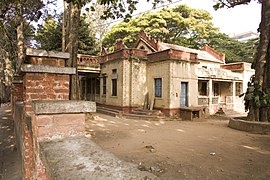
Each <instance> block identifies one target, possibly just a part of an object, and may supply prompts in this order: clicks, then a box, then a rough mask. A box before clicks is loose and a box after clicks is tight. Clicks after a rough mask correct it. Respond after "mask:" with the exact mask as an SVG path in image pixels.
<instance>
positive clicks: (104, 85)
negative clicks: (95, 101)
mask: <svg viewBox="0 0 270 180" xmlns="http://www.w3.org/2000/svg"><path fill="white" fill-rule="evenodd" d="M102 80H103V81H102V94H103V95H106V83H107V82H106V77H105V76H104V77H103V78H102Z"/></svg>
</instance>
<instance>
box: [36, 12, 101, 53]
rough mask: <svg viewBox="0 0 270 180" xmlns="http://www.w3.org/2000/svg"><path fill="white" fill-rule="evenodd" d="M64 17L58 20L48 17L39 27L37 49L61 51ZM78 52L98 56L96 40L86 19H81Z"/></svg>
mask: <svg viewBox="0 0 270 180" xmlns="http://www.w3.org/2000/svg"><path fill="white" fill-rule="evenodd" d="M62 17H63V16H62V15H60V16H59V17H58V18H57V19H56V20H55V19H54V18H53V17H52V16H50V15H49V16H48V17H47V18H46V20H45V21H44V23H43V24H42V25H39V26H38V29H37V33H36V36H35V39H36V41H37V43H38V44H37V47H38V48H41V49H46V50H56V51H61V46H62ZM78 40H79V41H78V52H79V53H80V54H96V53H97V51H98V50H99V49H97V45H96V40H95V36H94V34H93V32H92V31H91V30H90V28H89V25H88V24H87V23H86V22H85V18H84V17H81V20H80V26H79V37H78Z"/></svg>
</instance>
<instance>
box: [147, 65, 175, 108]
mask: <svg viewBox="0 0 270 180" xmlns="http://www.w3.org/2000/svg"><path fill="white" fill-rule="evenodd" d="M155 78H161V79H162V97H155V82H154V79H155ZM147 89H148V92H149V99H150V103H152V101H153V100H154V101H155V103H154V107H155V108H169V107H170V100H169V98H170V61H158V62H152V63H149V64H148V65H147Z"/></svg>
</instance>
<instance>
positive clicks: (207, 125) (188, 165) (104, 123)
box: [86, 113, 270, 180]
mask: <svg viewBox="0 0 270 180" xmlns="http://www.w3.org/2000/svg"><path fill="white" fill-rule="evenodd" d="M93 116H94V120H90V118H89V119H88V120H87V122H86V133H87V136H88V137H89V138H90V139H92V140H93V141H94V142H96V143H97V144H98V145H100V146H101V147H102V148H103V149H105V150H107V151H110V152H112V153H113V154H115V155H116V156H117V157H119V158H120V159H122V160H125V161H128V162H132V163H135V164H138V168H139V169H140V170H142V171H149V172H152V173H154V174H155V175H157V176H158V177H159V178H160V179H166V180H167V179H270V168H269V164H270V135H258V134H250V133H247V132H241V131H237V130H234V129H231V128H228V127H227V125H228V120H226V118H224V119H207V120H205V121H203V122H187V121H145V120H132V119H121V118H114V117H111V116H106V115H103V114H99V113H94V115H93Z"/></svg>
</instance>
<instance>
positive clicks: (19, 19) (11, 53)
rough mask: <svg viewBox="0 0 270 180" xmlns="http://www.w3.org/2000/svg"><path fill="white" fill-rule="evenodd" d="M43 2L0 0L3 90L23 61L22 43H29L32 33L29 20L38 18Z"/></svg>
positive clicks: (9, 83) (39, 0)
mask: <svg viewBox="0 0 270 180" xmlns="http://www.w3.org/2000/svg"><path fill="white" fill-rule="evenodd" d="M43 8H44V4H43V2H42V1H41V0H38V1H33V0H26V1H22V0H20V1H14V0H6V1H3V2H1V7H0V51H1V57H0V58H1V60H2V70H3V73H2V74H3V76H4V77H3V80H4V85H5V88H4V89H5V90H7V91H8V90H9V89H10V85H11V79H12V76H13V73H14V72H15V68H16V67H15V66H16V65H17V70H18V69H19V67H20V64H21V63H22V61H23V56H24V54H23V53H24V45H25V44H26V45H28V44H29V39H30V38H31V37H30V35H31V34H32V32H33V31H32V26H31V25H29V23H30V22H31V21H34V20H36V19H38V18H39V16H40V14H41V9H43Z"/></svg>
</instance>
